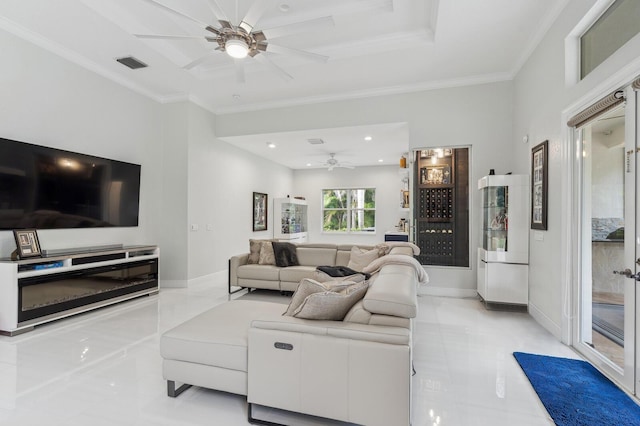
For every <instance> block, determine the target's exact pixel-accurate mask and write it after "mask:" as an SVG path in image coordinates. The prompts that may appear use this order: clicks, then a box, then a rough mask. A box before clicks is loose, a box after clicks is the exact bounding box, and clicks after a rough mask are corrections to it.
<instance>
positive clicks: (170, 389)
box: [167, 380, 191, 398]
mask: <svg viewBox="0 0 640 426" xmlns="http://www.w3.org/2000/svg"><path fill="white" fill-rule="evenodd" d="M190 387H191V385H190V384H187V383H184V384H183V385H182V386H180V387H179V388H178V389H176V382H174V381H173V380H167V395H168V396H170V397H171V398H175V397H176V396H178V395H180V394H181V393H182V392H184V391H186V390H187V389H189V388H190Z"/></svg>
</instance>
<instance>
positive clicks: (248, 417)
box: [247, 402, 287, 426]
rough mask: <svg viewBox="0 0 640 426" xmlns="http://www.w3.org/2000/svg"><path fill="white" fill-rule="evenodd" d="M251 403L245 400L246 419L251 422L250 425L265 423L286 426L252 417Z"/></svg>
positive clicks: (268, 425) (271, 425) (269, 425)
mask: <svg viewBox="0 0 640 426" xmlns="http://www.w3.org/2000/svg"><path fill="white" fill-rule="evenodd" d="M252 409H253V404H252V403H250V402H247V413H248V414H247V421H248V422H249V423H250V424H252V425H266V426H287V425H283V424H282V423H273V422H269V421H267V420H260V419H256V418H254V417H253V412H252Z"/></svg>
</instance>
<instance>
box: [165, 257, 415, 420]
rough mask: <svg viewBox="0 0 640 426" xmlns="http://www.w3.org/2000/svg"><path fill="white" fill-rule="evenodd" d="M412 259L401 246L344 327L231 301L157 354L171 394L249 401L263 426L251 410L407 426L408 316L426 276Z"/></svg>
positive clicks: (280, 308)
mask: <svg viewBox="0 0 640 426" xmlns="http://www.w3.org/2000/svg"><path fill="white" fill-rule="evenodd" d="M335 250H336V252H337V247H336V249H335ZM398 253H404V254H398ZM407 254H413V253H412V251H411V249H409V250H408V251H407V250H406V248H399V247H398V248H396V249H394V253H392V254H389V255H387V256H384V257H383V258H380V259H378V260H377V261H375V262H374V263H375V264H372V265H371V266H372V267H371V268H369V269H370V272H372V273H373V275H372V277H371V279H370V280H369V285H368V287H367V288H366V294H364V297H363V298H362V299H361V300H360V301H358V302H357V303H355V304H354V305H353V306H352V307H351V308H350V310H349V311H348V313H347V314H346V316H345V317H344V319H342V320H313V319H302V318H297V317H293V316H285V315H283V313H284V312H285V310H287V307H286V305H283V304H278V303H269V302H260V301H255V300H232V301H229V302H227V303H224V304H222V305H219V306H217V307H214V308H212V309H211V310H209V311H207V312H204V313H203V314H201V315H199V316H197V317H195V318H193V319H191V320H189V321H187V322H185V323H183V324H181V325H179V326H177V327H175V328H173V329H172V330H169V331H167V332H166V333H164V334H163V336H162V338H161V341H160V350H161V355H162V357H163V376H164V378H165V379H166V380H167V386H168V393H169V395H170V396H177V395H178V394H179V393H181V392H182V391H183V390H184V389H186V388H187V387H188V386H190V385H197V386H202V387H207V388H211V389H217V390H222V391H226V392H232V393H237V394H241V395H246V396H247V402H248V418H249V422H250V423H257V424H265V423H261V422H262V421H261V420H257V419H254V418H253V414H252V406H253V404H258V405H261V406H267V407H274V408H279V409H284V410H289V411H295V412H300V413H306V414H311V415H316V416H321V417H326V418H331V419H336V420H341V421H347V422H352V423H356V424H362V425H372V426H376V425H380V426H389V425H394V426H401V425H409V424H410V420H411V377H412V318H415V316H416V314H417V309H418V304H417V286H418V284H419V283H420V282H425V281H426V274H425V272H424V270H423V269H422V267H421V266H420V265H419V264H418V262H416V261H415V259H414V258H413V256H411V255H409V256H407ZM274 277H275V276H274ZM258 281H259V280H258ZM265 281H267V280H265ZM273 281H275V279H274V280H273ZM277 289H280V287H277ZM292 300H295V296H294V298H293V299H292ZM176 383H179V384H180V383H182V384H183V385H182V386H180V388H178V389H176Z"/></svg>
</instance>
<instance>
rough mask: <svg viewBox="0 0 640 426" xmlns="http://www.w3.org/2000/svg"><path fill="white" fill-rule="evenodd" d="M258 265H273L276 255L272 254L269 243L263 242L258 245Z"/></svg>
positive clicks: (271, 245)
mask: <svg viewBox="0 0 640 426" xmlns="http://www.w3.org/2000/svg"><path fill="white" fill-rule="evenodd" d="M258 264H259V265H275V264H276V255H275V253H274V252H273V244H271V241H263V242H262V244H261V245H260V260H258Z"/></svg>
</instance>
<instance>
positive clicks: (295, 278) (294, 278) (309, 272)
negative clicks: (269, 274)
mask: <svg viewBox="0 0 640 426" xmlns="http://www.w3.org/2000/svg"><path fill="white" fill-rule="evenodd" d="M315 271H316V268H315V267H313V266H289V267H287V268H282V269H281V270H280V281H287V282H291V283H299V282H300V281H301V280H303V279H304V278H314V274H315ZM316 281H319V280H316Z"/></svg>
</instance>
